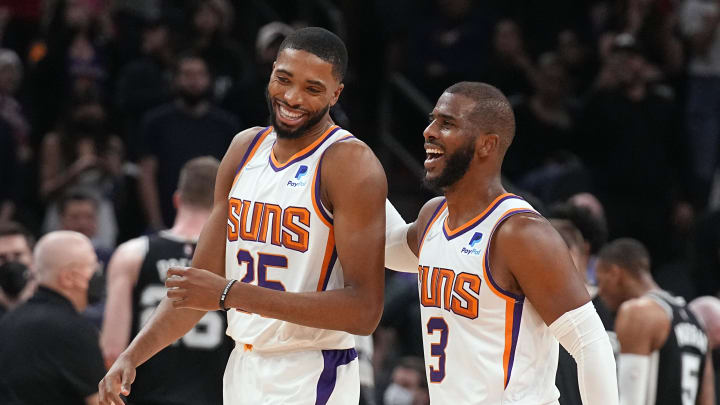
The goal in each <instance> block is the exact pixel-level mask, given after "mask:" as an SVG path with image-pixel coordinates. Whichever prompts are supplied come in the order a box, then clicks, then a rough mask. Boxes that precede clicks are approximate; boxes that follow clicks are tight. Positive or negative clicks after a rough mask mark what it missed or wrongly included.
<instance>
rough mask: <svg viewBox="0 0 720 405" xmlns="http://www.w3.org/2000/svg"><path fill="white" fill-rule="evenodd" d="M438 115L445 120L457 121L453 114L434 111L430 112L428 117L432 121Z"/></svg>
mask: <svg viewBox="0 0 720 405" xmlns="http://www.w3.org/2000/svg"><path fill="white" fill-rule="evenodd" d="M436 116H437V117H440V118H442V119H444V120H448V121H455V120H456V118H455V117H453V116H452V115H449V114H443V113H435V112H434V111H433V112H431V113H429V114H428V119H429V120H430V121H432V120H434V119H435V118H436Z"/></svg>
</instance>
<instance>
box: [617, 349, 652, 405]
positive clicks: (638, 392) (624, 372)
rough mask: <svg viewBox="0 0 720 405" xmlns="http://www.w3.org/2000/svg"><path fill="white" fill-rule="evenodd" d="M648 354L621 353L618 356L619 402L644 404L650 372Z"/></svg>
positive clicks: (625, 404) (622, 403) (623, 404)
mask: <svg viewBox="0 0 720 405" xmlns="http://www.w3.org/2000/svg"><path fill="white" fill-rule="evenodd" d="M650 360H651V358H650V356H649V355H642V354H631V353H621V354H620V358H618V377H619V381H620V383H619V384H620V404H621V405H634V404H645V403H646V401H647V398H645V395H646V394H647V389H648V375H649V374H650V363H651V361H650Z"/></svg>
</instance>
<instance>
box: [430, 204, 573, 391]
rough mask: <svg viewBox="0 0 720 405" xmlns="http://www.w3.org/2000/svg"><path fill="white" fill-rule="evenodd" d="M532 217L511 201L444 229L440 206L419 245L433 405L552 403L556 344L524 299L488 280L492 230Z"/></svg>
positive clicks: (444, 212)
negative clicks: (519, 216) (512, 218)
mask: <svg viewBox="0 0 720 405" xmlns="http://www.w3.org/2000/svg"><path fill="white" fill-rule="evenodd" d="M519 213H533V214H537V212H536V211H535V210H534V209H533V208H532V206H530V204H528V203H527V202H526V201H525V200H523V199H521V198H520V197H518V196H515V195H512V194H503V195H501V196H499V197H498V198H497V199H495V201H493V203H492V204H490V206H489V207H488V208H487V209H486V210H485V211H484V212H482V213H481V214H480V215H478V216H477V217H475V218H473V219H472V220H471V221H469V222H467V223H466V224H464V225H462V226H460V227H459V228H457V229H455V230H451V229H450V228H449V227H448V225H447V222H446V220H447V216H448V209H447V202H446V201H443V202H442V203H441V204H440V206H439V207H438V209H437V211H436V212H435V213H434V214H433V217H432V218H431V221H430V222H429V224H428V225H427V227H426V229H425V230H424V232H423V235H422V238H421V239H420V255H419V256H420V259H419V260H420V261H419V263H420V264H419V268H418V285H419V289H420V309H421V311H420V312H421V317H422V325H421V326H422V328H423V345H424V348H425V360H426V363H427V368H426V373H427V378H428V382H429V390H430V399H431V402H432V403H433V404H453V405H463V404H477V405H479V404H481V405H497V404H516V405H520V404H522V405H545V404H557V400H558V397H559V393H558V390H557V389H556V388H555V372H556V369H557V363H558V342H557V340H556V339H555V337H554V336H553V335H552V334H551V332H550V330H549V328H548V327H547V325H545V323H544V322H543V320H542V318H540V316H539V315H538V313H537V311H536V310H535V308H533V306H532V304H531V303H530V302H528V301H527V300H526V299H525V297H524V296H518V295H516V294H513V293H510V292H508V291H505V290H503V289H502V288H501V287H500V286H498V285H497V284H496V283H495V281H494V280H493V278H492V270H491V269H490V268H489V266H490V256H489V252H490V243H491V241H492V238H493V233H494V232H495V230H496V229H497V227H498V226H499V225H500V224H501V223H502V222H503V221H504V220H506V219H507V218H509V217H510V216H512V215H515V214H519Z"/></svg>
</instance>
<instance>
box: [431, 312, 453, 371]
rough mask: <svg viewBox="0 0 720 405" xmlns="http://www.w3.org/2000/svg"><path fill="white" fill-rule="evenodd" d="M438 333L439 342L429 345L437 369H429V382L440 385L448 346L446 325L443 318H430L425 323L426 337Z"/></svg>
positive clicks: (432, 367)
mask: <svg viewBox="0 0 720 405" xmlns="http://www.w3.org/2000/svg"><path fill="white" fill-rule="evenodd" d="M435 332H440V341H439V342H438V343H432V344H431V345H430V355H431V356H432V357H437V359H438V368H435V367H434V366H432V365H431V366H429V367H430V382H431V383H441V382H442V381H443V379H444V378H445V348H446V347H447V344H448V332H449V329H448V324H447V322H445V320H444V319H443V318H430V319H429V320H428V323H427V333H428V335H434V334H435Z"/></svg>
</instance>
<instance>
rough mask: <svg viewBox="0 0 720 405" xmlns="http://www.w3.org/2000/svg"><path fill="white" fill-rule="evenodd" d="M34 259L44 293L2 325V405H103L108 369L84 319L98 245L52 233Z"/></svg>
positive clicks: (74, 234) (73, 234) (79, 236)
mask: <svg viewBox="0 0 720 405" xmlns="http://www.w3.org/2000/svg"><path fill="white" fill-rule="evenodd" d="M34 255H35V264H36V274H37V277H38V282H39V285H40V286H39V287H38V291H37V292H36V293H35V295H33V297H32V298H30V300H29V301H28V302H26V303H25V304H23V305H21V306H20V307H18V308H16V309H15V310H14V311H12V312H10V313H9V314H7V315H6V316H5V317H3V318H2V320H1V321H0V341H1V342H2V345H0V364H2V365H3V366H2V368H0V402H1V403H3V404H11V405H15V404H61V403H74V404H97V384H98V381H100V379H102V377H103V374H104V372H105V368H104V367H103V363H102V355H101V354H100V347H99V345H98V334H97V330H96V329H95V328H94V327H93V326H92V325H91V324H90V323H89V322H88V321H87V320H85V319H83V318H82V317H81V316H80V315H79V312H82V311H83V310H84V309H85V307H86V305H87V287H88V282H89V280H90V278H91V276H92V274H93V273H94V272H95V268H96V266H97V258H96V257H95V252H94V251H93V248H92V244H91V243H90V240H88V239H87V238H86V237H85V236H83V235H82V234H79V233H77V232H70V231H58V232H52V233H49V234H47V235H45V236H44V237H43V238H41V239H40V241H39V242H38V244H37V246H36V247H35V252H34Z"/></svg>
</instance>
